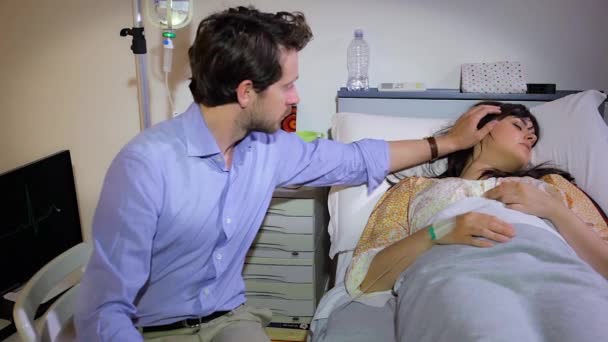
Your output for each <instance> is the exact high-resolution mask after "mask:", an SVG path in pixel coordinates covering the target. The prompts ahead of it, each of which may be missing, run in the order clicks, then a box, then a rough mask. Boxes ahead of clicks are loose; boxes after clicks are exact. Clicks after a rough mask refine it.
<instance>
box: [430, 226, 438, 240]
mask: <svg viewBox="0 0 608 342" xmlns="http://www.w3.org/2000/svg"><path fill="white" fill-rule="evenodd" d="M428 232H429V235H430V236H431V241H435V240H437V235H435V228H434V227H433V225H431V226H430V227H429V229H428Z"/></svg>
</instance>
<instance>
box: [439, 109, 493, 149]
mask: <svg viewBox="0 0 608 342" xmlns="http://www.w3.org/2000/svg"><path fill="white" fill-rule="evenodd" d="M499 113H500V107H496V106H488V105H481V106H475V107H473V108H471V109H470V110H469V111H467V112H466V113H464V114H462V115H461V116H460V118H458V120H457V121H456V123H455V124H454V126H453V127H452V128H451V129H450V131H449V132H448V133H447V134H446V135H445V136H440V137H437V139H439V140H442V139H445V140H447V141H446V142H441V141H440V142H439V146H440V147H441V146H444V145H445V146H450V147H451V148H450V149H446V150H445V153H449V152H453V151H459V150H463V149H466V148H469V147H471V146H473V145H475V144H477V143H478V142H479V141H480V140H481V139H483V137H485V136H486V134H488V133H489V132H490V131H491V130H492V128H494V125H496V123H497V121H496V120H493V121H490V122H488V123H487V124H486V125H485V126H483V127H482V128H481V129H477V125H478V124H479V121H480V120H481V119H482V118H483V117H484V116H486V115H488V114H499ZM440 150H441V151H444V150H443V149H440ZM442 154H443V153H442Z"/></svg>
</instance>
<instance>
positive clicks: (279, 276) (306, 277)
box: [243, 264, 313, 283]
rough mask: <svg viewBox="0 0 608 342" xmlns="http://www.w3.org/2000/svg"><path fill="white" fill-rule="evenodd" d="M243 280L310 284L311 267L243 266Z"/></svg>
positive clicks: (311, 278) (311, 279)
mask: <svg viewBox="0 0 608 342" xmlns="http://www.w3.org/2000/svg"><path fill="white" fill-rule="evenodd" d="M243 279H245V280H250V279H266V280H278V281H285V282H288V283H312V281H313V276H312V265H311V266H292V265H261V264H245V267H243Z"/></svg>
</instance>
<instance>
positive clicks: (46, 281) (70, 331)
mask: <svg viewBox="0 0 608 342" xmlns="http://www.w3.org/2000/svg"><path fill="white" fill-rule="evenodd" d="M92 250H93V249H92V246H91V245H89V244H87V243H84V242H83V243H80V244H78V245H76V246H74V247H72V248H70V249H69V250H67V251H65V252H63V253H62V254H60V255H59V256H57V257H56V258H55V259H53V260H51V261H50V262H49V263H48V264H46V265H45V266H44V267H43V268H41V269H40V270H39V271H38V272H36V274H35V275H34V276H33V277H32V278H31V279H30V280H29V281H28V282H27V284H26V285H25V287H24V288H23V289H22V290H21V292H20V293H19V295H18V296H17V301H16V302H15V306H14V308H13V320H14V323H15V327H16V328H17V332H18V333H19V336H20V337H21V339H22V340H23V341H25V342H41V341H60V340H62V341H63V340H68V341H73V340H74V339H75V334H74V328H73V323H72V317H73V312H74V303H75V300H76V295H77V293H78V284H76V285H75V286H74V287H72V288H71V289H69V290H68V291H66V292H65V293H64V294H63V295H61V297H59V298H58V299H57V300H56V301H55V302H54V303H53V304H52V305H51V306H50V307H49V309H48V310H47V311H46V312H45V313H44V314H43V315H42V316H41V317H40V318H38V319H36V320H34V316H35V314H36V311H37V310H38V307H39V306H40V305H41V304H42V303H43V302H44V301H45V300H46V299H47V298H53V297H54V296H55V295H57V294H58V293H60V292H61V290H65V288H63V289H61V286H62V285H63V286H65V285H66V281H69V282H70V283H74V282H76V283H77V282H78V281H80V278H81V277H82V273H83V272H84V267H85V265H86V264H87V262H88V260H89V258H90V256H91V252H92Z"/></svg>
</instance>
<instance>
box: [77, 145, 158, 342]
mask: <svg viewBox="0 0 608 342" xmlns="http://www.w3.org/2000/svg"><path fill="white" fill-rule="evenodd" d="M158 169H159V167H158V166H155V165H154V164H153V163H150V162H149V161H147V160H145V159H143V158H141V157H138V156H137V155H134V154H129V153H121V154H119V155H118V156H117V157H116V159H115V160H114V161H113V162H112V165H111V166H110V169H109V170H108V173H107V175H106V178H105V180H104V185H103V189H102V192H101V197H100V199H99V204H98V206H97V210H96V212H95V217H94V219H93V244H94V251H93V254H92V256H91V260H90V261H89V264H88V265H87V268H86V271H85V274H84V276H83V278H82V281H81V286H80V293H79V299H78V302H77V306H76V312H75V317H74V323H75V327H76V332H77V339H78V341H87V342H90V341H141V340H143V338H142V336H141V334H140V333H139V332H138V331H137V329H136V328H135V326H134V324H133V317H134V316H135V313H136V307H135V304H134V301H135V298H136V297H137V295H138V293H139V291H140V290H141V288H142V287H143V286H144V284H145V283H146V281H147V280H148V276H149V270H150V260H151V250H152V240H153V236H154V234H155V231H156V223H157V218H158V214H157V213H158V212H159V206H160V201H161V199H162V198H161V197H160V193H162V191H161V189H159V187H160V186H161V185H160V184H162V181H161V180H160V172H159V171H158Z"/></svg>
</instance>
